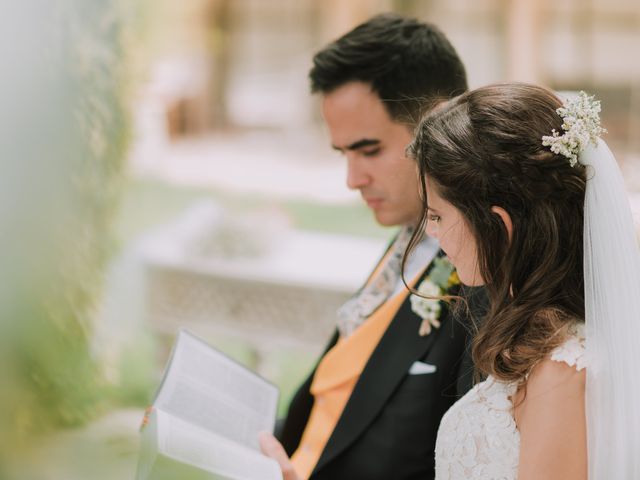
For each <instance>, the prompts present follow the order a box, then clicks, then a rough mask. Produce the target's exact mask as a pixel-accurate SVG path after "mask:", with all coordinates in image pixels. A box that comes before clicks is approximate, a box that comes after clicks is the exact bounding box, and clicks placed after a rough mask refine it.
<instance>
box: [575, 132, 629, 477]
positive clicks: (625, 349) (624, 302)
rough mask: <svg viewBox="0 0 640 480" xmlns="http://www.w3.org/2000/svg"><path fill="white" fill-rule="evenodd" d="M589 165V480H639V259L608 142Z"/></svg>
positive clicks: (589, 154)
mask: <svg viewBox="0 0 640 480" xmlns="http://www.w3.org/2000/svg"><path fill="white" fill-rule="evenodd" d="M580 163H582V164H584V165H587V177H588V181H587V190H586V197H585V221H584V280H585V307H586V348H587V362H588V363H587V392H586V409H587V443H588V458H589V479H590V480H609V479H616V480H632V479H636V480H637V479H640V251H639V249H638V241H637V238H636V234H635V230H634V223H633V218H632V215H631V209H630V207H629V203H628V199H627V195H626V191H625V186H624V182H623V179H622V175H621V173H620V170H619V168H618V166H617V164H616V161H615V158H614V157H613V154H612V153H611V151H610V150H609V148H608V147H607V145H606V143H605V142H604V141H602V140H599V141H598V145H597V147H594V146H589V147H587V149H586V150H585V151H584V152H582V153H581V154H580Z"/></svg>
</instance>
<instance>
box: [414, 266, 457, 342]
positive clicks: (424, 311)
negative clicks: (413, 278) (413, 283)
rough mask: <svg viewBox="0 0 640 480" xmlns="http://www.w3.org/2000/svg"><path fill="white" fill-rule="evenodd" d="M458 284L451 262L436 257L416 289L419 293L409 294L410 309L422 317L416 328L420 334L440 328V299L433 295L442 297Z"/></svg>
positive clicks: (426, 333) (424, 334)
mask: <svg viewBox="0 0 640 480" xmlns="http://www.w3.org/2000/svg"><path fill="white" fill-rule="evenodd" d="M459 284H460V279H459V278H458V274H457V272H456V271H455V268H454V267H453V265H452V264H451V262H450V261H449V260H448V259H447V258H446V257H436V258H435V259H434V260H433V267H432V268H431V271H430V272H429V274H428V275H427V276H426V277H425V278H424V280H422V282H420V285H418V288H417V289H416V290H417V291H418V293H419V294H420V295H416V294H411V310H413V312H414V313H415V314H416V315H418V316H419V317H420V318H422V323H420V328H419V330H418V333H419V334H420V336H422V337H424V336H426V335H429V334H430V333H431V329H432V328H440V315H441V314H442V300H440V299H439V298H433V297H442V296H443V295H446V294H447V291H448V290H449V289H450V288H451V287H453V286H454V285H459ZM421 295H422V296H421ZM424 297H431V298H424Z"/></svg>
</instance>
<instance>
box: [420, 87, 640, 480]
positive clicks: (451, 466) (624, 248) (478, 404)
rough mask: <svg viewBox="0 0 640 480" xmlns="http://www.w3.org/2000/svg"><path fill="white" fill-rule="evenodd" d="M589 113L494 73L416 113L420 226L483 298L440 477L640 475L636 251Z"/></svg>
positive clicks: (447, 427)
mask: <svg viewBox="0 0 640 480" xmlns="http://www.w3.org/2000/svg"><path fill="white" fill-rule="evenodd" d="M599 111H600V106H599V103H598V102H595V101H593V99H592V98H590V97H588V96H586V94H584V93H581V94H580V95H579V96H578V97H577V98H574V99H571V100H569V101H568V102H567V104H566V105H564V106H563V104H562V102H561V101H560V100H559V99H558V98H557V97H556V96H555V95H554V94H553V93H552V92H550V91H548V90H546V89H543V88H541V87H536V86H531V85H525V84H502V85H494V86H489V87H485V88H480V89H477V90H474V91H471V92H468V93H466V94H464V95H462V96H460V97H457V98H456V99H454V100H452V101H450V102H448V103H446V104H444V105H443V106H442V107H440V108H438V109H437V110H436V111H434V112H433V113H431V114H430V115H428V116H427V117H426V118H425V119H424V120H423V121H422V122H421V124H420V125H419V127H418V130H417V132H416V138H415V140H414V142H413V144H412V145H411V146H410V148H409V151H410V153H411V155H412V156H413V157H414V158H415V159H416V161H417V163H418V166H419V170H420V173H421V178H422V179H423V182H422V183H423V194H424V195H423V198H424V199H425V214H424V218H423V222H422V225H423V226H426V231H427V233H428V234H429V235H431V236H433V237H436V238H438V239H439V240H440V245H441V248H442V249H443V250H444V251H445V252H446V253H447V255H448V256H449V258H450V259H451V261H452V262H453V264H454V265H455V266H456V268H457V271H458V275H459V277H460V279H461V281H462V282H463V283H465V284H467V285H485V286H486V289H487V293H488V295H489V298H490V302H491V306H490V310H489V313H488V315H487V317H486V318H485V319H484V321H483V322H482V324H481V325H480V326H479V329H478V332H477V334H476V336H475V340H474V344H473V358H474V363H475V365H476V369H477V370H478V371H479V372H480V373H481V374H482V375H483V376H484V377H486V378H487V379H486V380H485V381H484V382H482V383H479V384H477V385H476V386H475V387H474V388H473V389H472V390H471V391H470V392H468V393H467V395H465V396H464V397H463V398H462V399H460V400H459V401H458V402H457V403H456V404H454V406H453V407H452V408H451V409H450V410H449V411H448V412H447V413H446V414H445V416H444V417H443V419H442V422H441V424H440V429H439V432H438V440H437V443H436V478H437V479H439V480H445V479H472V478H477V479H481V478H482V479H516V478H518V479H520V480H526V479H534V478H535V479H542V478H544V479H562V480H571V479H586V478H589V479H597V480H600V479H620V480H622V479H629V480H631V479H640V375H638V372H637V369H638V368H640V353H639V352H640V349H639V348H638V347H636V343H637V341H638V339H640V256H639V252H638V245H637V243H636V239H635V236H634V231H633V222H632V220H631V214H630V210H629V206H628V203H627V201H626V197H625V193H624V192H625V190H624V184H623V182H622V177H621V175H620V173H619V171H618V168H617V166H616V163H615V160H614V158H613V156H612V154H611V152H610V151H609V150H608V148H607V146H606V145H605V144H604V142H602V140H600V139H599V136H600V134H601V133H602V132H603V130H602V129H601V128H600V123H599V118H598V113H599Z"/></svg>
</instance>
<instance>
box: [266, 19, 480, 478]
mask: <svg viewBox="0 0 640 480" xmlns="http://www.w3.org/2000/svg"><path fill="white" fill-rule="evenodd" d="M313 63H314V66H313V68H312V70H311V72H310V75H309V76H310V79H311V89H312V91H313V92H316V93H319V94H320V95H321V99H322V113H323V117H324V120H325V122H326V124H327V126H328V129H329V132H330V136H331V143H332V145H333V148H334V149H336V150H338V151H339V152H341V153H342V154H343V155H344V157H345V162H346V165H347V185H348V186H349V188H352V189H357V190H359V191H360V193H361V195H362V198H363V200H364V201H365V202H366V203H367V205H368V206H369V208H370V209H371V210H372V211H373V214H374V215H375V218H376V220H377V221H378V222H379V223H380V224H382V225H385V226H392V225H393V226H398V227H400V231H399V234H398V235H397V236H396V237H395V239H394V240H393V241H392V243H391V245H390V246H389V249H388V250H387V252H386V254H385V255H384V256H383V257H382V258H381V259H380V261H379V263H378V264H377V265H375V266H373V267H374V268H373V272H372V274H371V276H370V279H369V281H368V282H367V283H366V284H365V285H364V286H363V288H362V289H361V290H360V291H359V292H358V293H356V294H355V296H354V297H353V298H352V299H351V300H350V301H349V302H347V303H346V304H345V306H343V307H342V308H341V309H340V311H339V312H338V328H337V329H336V332H335V334H334V335H333V338H332V339H331V340H330V342H329V344H328V346H327V348H326V351H325V354H324V355H323V356H322V358H321V359H320V360H319V363H318V365H317V367H316V369H315V370H314V371H313V372H312V374H311V375H310V376H309V378H308V379H307V380H306V381H305V382H304V383H303V384H302V386H301V387H300V389H299V390H298V392H297V393H296V395H295V396H294V398H293V400H292V402H291V405H290V407H289V412H288V415H287V418H286V420H285V423H284V426H283V429H282V431H281V432H280V433H279V440H280V442H281V443H282V447H284V449H283V448H282V447H281V446H280V444H278V443H277V442H276V441H275V439H273V438H271V437H268V436H266V437H263V438H262V439H261V442H262V447H263V450H264V451H265V453H266V454H267V455H270V456H272V457H274V458H276V459H277V460H278V461H279V462H280V465H281V467H282V468H283V472H284V474H285V479H293V478H300V479H312V480H325V479H326V480H340V479H345V480H346V479H350V480H354V479H356V480H357V479H368V480H377V479H380V480H382V479H385V480H387V479H391V478H393V479H410V478H411V479H413V478H420V479H422V480H426V479H429V478H433V476H434V445H435V438H436V432H437V429H438V425H439V423H440V419H441V417H442V415H443V413H444V412H445V411H446V410H447V409H448V408H449V407H450V406H451V404H452V403H453V402H454V401H455V400H456V399H457V398H458V397H459V395H461V394H464V393H465V392H466V391H467V390H468V389H469V388H470V386H471V375H470V374H471V372H472V369H473V367H472V365H471V364H470V363H469V358H468V355H465V352H466V348H467V342H468V338H467V334H466V330H465V328H464V325H463V324H464V323H465V321H466V319H465V318H461V317H460V315H458V316H457V317H456V318H455V319H454V318H453V315H452V314H450V312H449V311H448V309H447V307H446V305H445V304H444V303H443V302H438V301H433V300H424V299H421V298H419V297H415V296H412V295H409V292H408V291H407V289H406V288H405V286H404V284H403V281H402V275H401V273H400V269H401V259H402V256H403V254H404V251H405V249H406V246H407V243H408V240H409V238H410V236H411V233H412V231H413V229H414V227H415V225H416V223H417V221H418V219H419V218H420V215H421V213H422V203H421V200H420V196H419V186H418V175H417V170H416V166H415V164H414V162H413V161H412V160H410V159H408V158H407V157H406V156H405V147H406V146H407V145H408V144H409V142H410V141H411V139H412V132H413V128H414V127H415V125H416V124H417V122H418V120H419V119H420V117H421V115H422V114H423V113H424V112H425V111H426V110H427V109H428V108H429V107H430V106H431V105H432V104H433V103H435V101H436V100H439V99H446V98H449V97H452V96H454V95H458V94H460V93H462V92H464V91H465V90H466V89H467V82H466V75H465V70H464V66H463V65H462V62H461V61H460V58H459V57H458V55H457V54H456V51H455V50H454V48H453V47H452V45H451V44H450V43H449V41H448V40H447V39H446V38H445V36H444V35H443V34H442V33H441V32H440V31H439V30H438V29H437V28H435V27H434V26H432V25H428V24H424V23H421V22H418V21H416V20H414V19H409V18H405V17H401V16H398V15H391V14H385V15H379V16H376V17H374V18H372V19H370V20H369V21H367V22H365V23H363V24H361V25H359V26H358V27H356V28H355V29H354V30H352V31H350V32H349V33H347V34H346V35H344V36H343V37H341V38H339V39H338V40H336V41H334V42H332V43H330V44H329V45H328V46H326V47H325V48H324V49H323V50H321V51H320V52H319V53H317V54H316V56H315V57H314V59H313ZM403 272H404V278H405V279H406V281H407V282H408V283H409V284H410V285H411V286H413V287H415V288H418V289H420V290H423V291H426V292H428V294H431V295H433V294H436V295H437V294H444V293H455V292H456V291H457V290H456V289H457V288H458V280H457V275H456V274H455V272H453V270H452V267H451V265H450V264H449V263H448V261H447V260H446V259H445V258H444V257H443V255H442V253H441V252H440V250H439V246H438V244H437V243H436V242H435V241H434V240H433V239H429V238H426V239H423V240H422V241H421V242H420V243H419V244H418V245H417V247H416V249H415V252H414V254H413V255H412V256H410V257H409V258H408V260H407V262H406V264H405V265H404V271H403ZM411 297H413V299H412V298H411ZM285 452H286V453H285ZM289 456H290V457H291V458H290V460H289Z"/></svg>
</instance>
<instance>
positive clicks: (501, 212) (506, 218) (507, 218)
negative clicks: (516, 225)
mask: <svg viewBox="0 0 640 480" xmlns="http://www.w3.org/2000/svg"><path fill="white" fill-rule="evenodd" d="M491 211H492V212H493V213H495V214H496V215H497V216H498V217H500V220H502V223H503V224H504V227H505V228H506V229H507V236H508V238H509V243H511V237H512V236H513V222H512V221H511V215H509V213H508V212H507V211H506V210H505V209H504V208H502V207H497V206H495V205H494V206H493V207H491Z"/></svg>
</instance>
